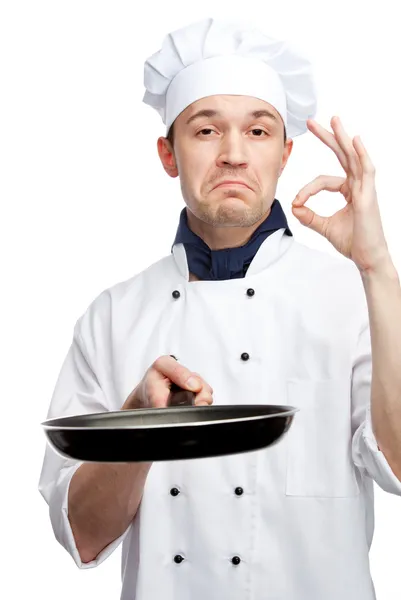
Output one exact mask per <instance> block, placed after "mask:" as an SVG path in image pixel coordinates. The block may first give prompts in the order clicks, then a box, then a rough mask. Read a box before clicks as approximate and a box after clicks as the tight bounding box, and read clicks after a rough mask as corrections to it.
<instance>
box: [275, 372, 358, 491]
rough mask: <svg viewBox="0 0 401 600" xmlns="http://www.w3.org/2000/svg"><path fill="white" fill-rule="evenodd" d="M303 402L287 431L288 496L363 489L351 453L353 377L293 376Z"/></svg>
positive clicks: (297, 401) (296, 398)
mask: <svg viewBox="0 0 401 600" xmlns="http://www.w3.org/2000/svg"><path fill="white" fill-rule="evenodd" d="M286 387H287V400H288V404H289V405H291V406H294V407H297V408H299V409H300V410H299V411H298V412H297V413H296V414H295V415H294V420H293V422H292V425H291V427H290V429H289V431H288V433H287V451H288V454H287V473H286V483H285V486H286V495H287V496H303V497H305V496H312V497H320V498H346V497H352V496H357V495H358V494H359V493H360V490H359V485H358V482H357V479H356V475H355V467H354V464H353V461H352V454H351V442H352V432H351V417H350V415H351V408H350V393H351V382H350V379H349V378H348V379H346V378H344V379H330V380H320V381H317V380H315V381H309V380H308V381H303V380H287V382H286Z"/></svg>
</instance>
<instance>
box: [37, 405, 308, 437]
mask: <svg viewBox="0 0 401 600" xmlns="http://www.w3.org/2000/svg"><path fill="white" fill-rule="evenodd" d="M248 406H249V405H248ZM251 406H264V405H255V404H253V405H251ZM275 406H277V407H279V406H282V405H275ZM177 408H178V410H182V408H184V407H180V408H179V407H169V408H167V409H165V408H160V409H159V408H152V409H134V410H133V411H131V412H134V411H135V413H136V414H137V411H138V410H146V411H147V413H148V412H149V410H152V411H153V410H169V411H174V412H176V410H175V409H177ZM195 408H205V409H208V408H209V407H208V406H205V407H195ZM213 408H218V407H213ZM222 408H226V407H224V406H222ZM188 409H189V410H194V407H188ZM299 410H300V409H299V408H297V407H295V406H288V407H286V410H285V411H283V412H280V413H279V414H271V415H253V416H249V417H238V418H231V419H218V420H213V421H192V422H191V421H189V422H185V421H184V422H181V423H180V422H178V423H155V424H152V425H149V424H138V425H128V426H127V425H125V426H124V425H119V426H117V427H102V426H101V425H98V426H94V427H88V426H84V425H79V426H74V425H60V424H59V425H56V424H52V421H57V420H59V419H62V418H66V419H67V418H76V417H85V416H91V417H93V416H99V415H104V414H108V413H87V414H86V413H84V414H81V415H70V416H69V417H54V418H53V419H49V420H47V421H44V422H43V423H41V425H42V427H43V428H44V429H45V430H48V431H54V430H57V431H70V430H71V431H80V430H83V431H114V432H115V431H116V430H127V431H130V430H135V431H136V430H137V429H147V430H149V429H152V430H153V429H166V428H168V427H173V428H174V429H176V428H177V427H194V426H195V427H198V426H204V425H219V424H222V423H238V422H248V421H256V420H259V419H271V418H277V417H285V416H291V415H293V414H295V413H296V412H298V411H299ZM110 412H112V413H117V412H130V411H110Z"/></svg>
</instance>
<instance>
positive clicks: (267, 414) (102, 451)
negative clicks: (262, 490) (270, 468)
mask: <svg viewBox="0 0 401 600" xmlns="http://www.w3.org/2000/svg"><path fill="white" fill-rule="evenodd" d="M194 398H195V394H194V393H193V392H190V391H186V390H183V389H181V388H179V387H178V386H176V385H175V384H172V386H171V392H170V396H169V400H168V406H167V408H150V409H136V410H119V411H115V412H104V413H92V414H84V415H76V416H70V417H60V418H55V419H48V420H47V421H45V422H44V423H42V426H43V428H44V431H45V434H46V437H47V440H48V442H49V443H50V445H51V446H52V447H53V448H54V449H55V450H56V451H57V452H58V453H59V454H61V455H62V456H65V457H68V458H73V459H78V460H82V461H87V462H124V463H125V462H153V461H165V460H182V459H188V458H206V457H212V456H223V455H227V454H237V453H240V452H250V451H252V450H259V449H261V448H265V447H267V446H271V445H272V444H275V443H276V442H278V441H279V439H280V438H281V437H282V436H283V435H284V434H285V433H286V431H288V429H289V428H290V426H291V423H292V420H293V418H294V414H295V413H296V412H297V411H298V410H299V408H295V407H293V406H279V405H275V404H251V405H248V404H242V405H229V406H195V405H194V404H193V400H194Z"/></svg>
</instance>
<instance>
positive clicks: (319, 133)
mask: <svg viewBox="0 0 401 600" xmlns="http://www.w3.org/2000/svg"><path fill="white" fill-rule="evenodd" d="M307 125H308V129H309V130H310V131H311V132H312V133H313V135H315V136H316V137H317V138H319V140H321V141H322V142H323V143H324V144H326V146H328V147H329V148H330V149H331V150H333V152H334V154H335V155H336V156H337V158H338V160H339V161H340V163H341V166H342V168H343V169H344V171H345V172H346V173H348V160H347V158H346V156H345V154H344V152H343V150H342V149H341V148H340V146H339V144H338V142H337V140H336V138H335V137H334V135H333V134H332V133H330V131H327V129H325V128H324V127H322V125H320V124H319V123H318V122H317V121H315V120H314V119H308V120H307Z"/></svg>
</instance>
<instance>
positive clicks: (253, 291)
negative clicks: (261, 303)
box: [246, 288, 255, 297]
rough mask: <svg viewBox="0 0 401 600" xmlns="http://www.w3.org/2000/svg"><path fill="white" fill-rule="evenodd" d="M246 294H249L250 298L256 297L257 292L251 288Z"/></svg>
mask: <svg viewBox="0 0 401 600" xmlns="http://www.w3.org/2000/svg"><path fill="white" fill-rule="evenodd" d="M246 293H247V294H248V296H250V297H251V296H254V295H255V290H254V289H252V288H249V290H246Z"/></svg>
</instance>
